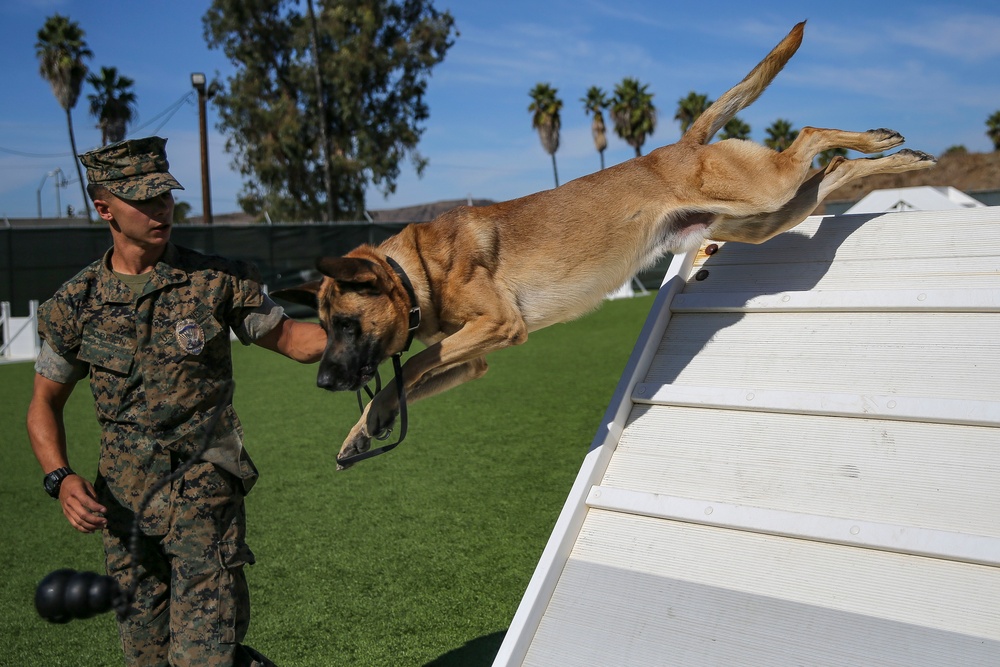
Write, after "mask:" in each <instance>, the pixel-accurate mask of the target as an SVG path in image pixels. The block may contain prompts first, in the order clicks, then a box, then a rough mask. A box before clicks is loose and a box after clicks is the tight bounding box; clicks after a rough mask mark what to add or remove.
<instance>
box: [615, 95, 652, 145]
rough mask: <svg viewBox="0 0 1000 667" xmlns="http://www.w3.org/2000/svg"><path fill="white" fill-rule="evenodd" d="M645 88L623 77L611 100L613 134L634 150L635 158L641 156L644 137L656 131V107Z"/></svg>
mask: <svg viewBox="0 0 1000 667" xmlns="http://www.w3.org/2000/svg"><path fill="white" fill-rule="evenodd" d="M647 88H648V86H645V85H641V84H640V83H639V81H638V80H637V79H633V78H630V77H625V78H624V79H622V82H621V83H619V84H618V85H617V86H615V95H614V98H613V99H612V100H611V119H612V120H613V121H614V122H615V134H617V135H618V136H619V137H620V138H621V139H622V140H624V141H625V143H627V144H628V145H629V146H631V147H632V148H634V149H635V155H636V157H639V156H640V155H642V145H643V144H644V143H646V137H648V136H649V135H651V134H653V131H654V130H655V129H656V107H655V106H653V94H652V93H650V92H648V91H647Z"/></svg>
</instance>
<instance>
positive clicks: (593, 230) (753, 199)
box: [276, 22, 935, 457]
mask: <svg viewBox="0 0 1000 667" xmlns="http://www.w3.org/2000/svg"><path fill="white" fill-rule="evenodd" d="M804 26H805V24H804V22H803V23H800V24H798V25H797V26H795V27H794V28H793V29H792V31H791V32H790V33H789V34H788V36H787V37H785V38H784V39H783V40H782V41H781V43H780V44H778V45H777V46H776V47H775V48H774V50H773V51H771V53H770V54H768V56H767V57H766V58H765V59H764V60H763V61H762V62H761V63H760V64H759V65H757V67H755V68H754V70H753V71H752V72H750V74H749V75H747V77H746V78H745V79H744V80H743V81H742V82H740V83H739V84H738V85H737V86H735V87H734V88H732V89H731V90H729V91H728V92H727V93H725V94H724V95H723V96H722V97H720V98H719V100H718V101H717V102H715V103H714V104H713V105H712V106H711V107H710V108H709V109H708V110H707V111H705V113H703V114H702V115H701V117H699V118H698V119H697V120H696V121H695V123H694V124H693V125H692V126H691V128H690V129H689V130H688V131H687V133H685V134H684V136H683V137H681V139H680V141H678V142H677V143H676V144H673V145H670V146H665V147H662V148H659V149H657V150H654V151H652V152H651V153H649V154H648V155H646V156H643V157H637V158H635V159H632V160H629V161H627V162H625V163H622V164H619V165H616V166H614V167H609V168H607V169H604V170H602V171H600V172H597V173H594V174H591V175H589V176H584V177H583V178H579V179H577V180H575V181H571V182H569V183H566V184H565V185H563V186H561V187H558V188H556V189H554V190H547V191H545V192H539V193H537V194H534V195H530V196H527V197H523V198H521V199H515V200H513V201H509V202H504V203H500V204H495V205H492V206H485V207H479V208H469V207H460V208H457V209H455V210H452V211H449V212H448V213H445V214H444V215H442V216H440V217H438V218H437V219H436V220H434V221H432V222H429V223H425V224H415V225H410V226H408V227H406V228H405V229H403V230H402V231H401V232H399V234H397V235H396V236H394V237H392V238H390V239H388V240H386V241H385V242H384V243H382V244H381V245H379V246H377V247H372V246H362V247H360V248H357V249H355V250H353V251H351V252H350V253H348V254H347V255H346V256H345V257H342V258H325V259H321V260H320V261H319V262H318V264H317V268H318V269H319V270H320V272H321V273H322V274H323V275H324V276H325V277H324V278H323V279H322V280H320V281H316V282H313V283H309V284H305V285H302V286H300V287H298V288H294V289H291V290H283V291H281V292H278V293H276V294H277V296H279V297H282V298H285V299H288V300H291V301H296V302H299V303H306V304H309V305H311V306H313V307H314V308H317V309H318V312H319V318H320V322H321V323H322V324H323V326H324V327H325V328H326V331H327V334H328V344H327V348H326V351H325V353H324V355H323V359H322V361H321V362H320V366H319V373H318V377H317V384H318V385H319V386H320V387H323V388H325V389H330V390H343V389H350V390H357V389H359V388H360V387H362V386H363V385H364V384H365V383H367V382H368V381H369V380H370V379H371V378H372V377H373V375H374V374H375V370H376V368H377V367H378V365H379V364H380V363H381V362H383V361H384V360H386V359H388V358H389V357H390V356H391V355H394V354H397V353H399V352H400V351H401V350H402V349H404V346H405V345H407V343H408V336H412V333H411V332H408V329H409V328H410V326H411V324H412V325H413V326H414V327H415V333H416V337H417V338H419V339H420V340H421V341H423V342H424V343H425V344H426V345H427V349H425V350H423V351H421V352H419V353H418V354H416V355H414V356H413V357H412V358H410V359H409V360H408V361H407V362H406V364H405V366H403V371H402V375H403V378H404V387H405V391H406V395H407V396H408V397H409V400H410V401H415V400H418V399H421V398H424V397H426V396H431V395H433V394H436V393H438V392H440V391H444V390H445V389H448V388H450V387H454V386H456V385H458V384H461V383H462V382H466V381H468V380H472V379H474V378H478V377H480V376H482V375H483V373H485V372H486V359H485V357H486V355H487V354H489V353H490V352H493V351H495V350H499V349H501V348H504V347H508V346H510V345H519V344H521V343H523V342H524V341H525V340H527V338H528V334H529V333H530V332H532V331H535V330H536V329H541V328H542V327H546V326H548V325H550V324H555V323H557V322H565V321H567V320H572V319H574V318H576V317H579V316H581V315H583V314H584V313H586V312H588V311H590V310H592V309H594V308H596V307H597V306H598V305H600V303H601V301H602V299H603V298H604V296H605V295H606V294H608V293H609V292H611V291H613V290H615V289H616V288H618V287H619V286H621V285H623V284H624V283H625V282H627V281H628V280H630V279H631V278H632V276H634V275H635V274H636V273H637V272H638V271H639V270H640V269H642V268H643V267H646V266H648V265H649V264H650V263H652V262H653V261H654V260H656V259H657V258H658V257H660V256H662V255H663V254H665V253H667V252H675V253H676V252H682V251H685V250H689V249H693V248H697V247H698V246H699V244H701V243H702V242H703V241H704V240H706V239H712V240H718V241H740V242H746V243H761V242H763V241H766V240H767V239H769V238H771V237H772V236H774V235H776V234H779V233H781V232H783V231H786V230H788V229H791V228H792V227H794V226H795V225H797V224H798V223H799V222H801V221H802V220H803V219H805V218H806V217H807V216H808V215H809V214H810V213H811V212H812V211H813V210H814V209H815V208H816V206H817V205H818V204H819V203H820V202H821V201H822V200H823V198H824V197H826V196H827V195H828V194H829V193H830V192H831V191H833V190H835V189H836V188H838V187H840V186H842V185H844V184H845V183H848V182H849V181H852V180H854V179H856V178H858V177H861V176H866V175H868V174H876V173H891V172H902V171H909V170H912V169H925V168H927V167H931V166H933V165H934V162H935V161H934V158H933V157H932V156H930V155H927V154H926V153H920V152H916V151H910V150H902V151H899V152H897V153H895V154H893V155H889V156H886V157H878V158H868V159H859V160H847V159H844V158H842V157H837V158H835V159H834V160H833V161H832V162H831V163H830V165H829V166H827V167H826V168H825V169H822V170H820V171H819V172H817V173H815V174H810V172H811V165H812V162H813V158H814V157H815V156H816V155H817V154H818V153H820V152H821V151H825V150H828V149H831V148H848V149H851V150H855V151H860V152H862V153H878V152H881V151H885V150H888V149H890V148H893V147H895V146H898V145H900V144H901V143H903V137H902V136H901V135H900V134H898V133H897V132H893V131H891V130H885V129H880V130H870V131H868V132H845V131H841V130H829V129H817V128H813V127H805V128H803V129H802V131H801V132H800V133H799V135H798V138H797V139H796V140H795V141H794V142H793V143H792V145H791V146H789V147H788V148H787V149H786V150H784V151H782V152H780V153H778V152H775V151H773V150H771V149H768V148H765V147H763V146H760V145H758V144H755V143H752V142H750V141H741V140H732V139H730V140H726V141H720V142H718V143H714V144H708V143H707V142H708V141H709V139H710V138H711V137H712V136H713V135H714V134H715V133H716V132H717V131H718V130H719V129H720V128H722V127H723V126H724V125H725V124H726V123H727V122H728V121H729V120H730V119H731V118H733V116H734V115H735V114H736V113H737V112H738V111H740V110H741V109H743V108H744V107H746V106H748V105H749V104H750V103H752V102H753V101H754V100H755V99H757V97H759V96H760V94H761V93H762V92H763V91H764V89H765V88H766V87H767V85H768V84H769V83H770V82H771V80H772V79H773V78H774V77H775V76H776V75H777V73H778V72H779V71H780V70H781V68H782V67H783V66H784V65H785V63H786V62H787V61H788V60H789V58H791V57H792V55H793V54H794V53H795V51H796V49H798V47H799V44H800V43H801V41H802V32H803V29H804ZM393 260H394V262H393ZM393 263H398V267H401V268H396V267H394V266H393ZM407 277H408V281H409V282H412V292H413V293H414V294H415V297H414V298H415V300H416V303H412V302H411V297H410V296H409V294H408V292H409V291H410V290H409V289H408V285H407ZM415 308H419V317H418V318H413V315H414V314H415V313H416V311H413V312H412V313H411V310H413V309H415ZM411 318H413V319H411ZM417 322H419V325H418V326H417ZM394 384H395V382H393V383H390V385H388V386H387V387H385V388H384V389H383V390H382V391H381V392H379V393H378V394H377V395H376V396H375V397H374V398H373V399H372V401H371V402H370V403H369V404H368V406H367V408H366V409H365V410H364V412H363V414H362V415H361V419H360V420H359V421H358V423H357V424H356V425H355V426H354V428H353V429H352V430H351V432H350V434H349V435H348V437H347V439H346V441H345V442H344V445H343V447H342V448H341V450H340V456H341V457H346V456H349V455H353V454H357V453H361V452H366V451H367V450H368V449H369V448H370V446H371V438H372V436H373V435H377V434H380V433H382V432H383V431H384V430H385V429H387V428H388V427H389V426H390V425H391V424H392V423H393V421H394V420H395V418H396V416H397V414H398V413H399V401H398V397H397V389H396V388H395V386H394Z"/></svg>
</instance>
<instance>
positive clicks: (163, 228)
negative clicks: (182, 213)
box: [94, 190, 174, 248]
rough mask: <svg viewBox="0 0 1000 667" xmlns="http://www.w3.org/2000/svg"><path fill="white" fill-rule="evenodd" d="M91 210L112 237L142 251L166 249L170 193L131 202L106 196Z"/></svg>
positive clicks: (171, 208) (171, 206) (171, 202)
mask: <svg viewBox="0 0 1000 667" xmlns="http://www.w3.org/2000/svg"><path fill="white" fill-rule="evenodd" d="M94 208H95V209H96V210H97V213H98V215H100V216H101V218H102V219H103V220H106V221H107V222H109V223H110V224H111V233H112V235H113V236H115V237H120V238H121V239H122V240H125V241H127V242H129V243H132V244H134V245H139V246H141V247H144V248H155V247H161V246H165V245H166V244H167V242H168V241H169V240H170V229H171V224H172V222H173V219H174V195H173V193H171V192H170V191H169V190H168V191H167V192H164V193H163V194H161V195H159V196H156V197H153V198H152V199H143V200H136V201H131V200H127V199H120V198H118V197H116V196H114V195H108V196H107V197H106V198H104V199H98V200H95V201H94Z"/></svg>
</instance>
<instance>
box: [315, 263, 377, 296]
mask: <svg viewBox="0 0 1000 667" xmlns="http://www.w3.org/2000/svg"><path fill="white" fill-rule="evenodd" d="M316 270H317V271H319V272H320V273H322V274H323V275H324V276H326V277H328V278H332V279H334V280H336V281H337V282H338V283H340V284H341V285H343V286H344V287H346V288H348V289H358V290H364V289H375V288H377V287H378V282H379V266H378V265H377V264H375V263H374V262H370V261H368V260H367V259H358V258H356V257H321V258H319V259H318V260H316Z"/></svg>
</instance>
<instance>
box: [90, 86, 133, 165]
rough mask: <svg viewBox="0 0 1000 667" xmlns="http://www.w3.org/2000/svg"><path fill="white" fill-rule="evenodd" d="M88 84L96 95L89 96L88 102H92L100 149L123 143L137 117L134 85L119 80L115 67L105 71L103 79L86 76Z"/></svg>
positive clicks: (91, 113)
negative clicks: (118, 142)
mask: <svg viewBox="0 0 1000 667" xmlns="http://www.w3.org/2000/svg"><path fill="white" fill-rule="evenodd" d="M87 83H89V84H90V85H91V86H93V88H94V91H95V92H94V94H93V95H87V99H88V100H90V115H91V116H93V117H94V118H96V119H97V127H98V129H100V130H101V145H102V146H107V145H108V144H113V143H115V142H116V141H121V140H122V139H124V138H125V130H126V129H127V128H128V125H129V123H131V122H133V121H134V120H135V119H136V117H137V113H138V112H137V111H136V107H135V93H134V92H132V86H133V85H135V81H133V80H132V79H130V78H128V77H127V76H120V75H119V74H118V68H116V67H102V68H101V75H100V76H97V75H96V74H93V73H92V74H90V75H89V76H87Z"/></svg>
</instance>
